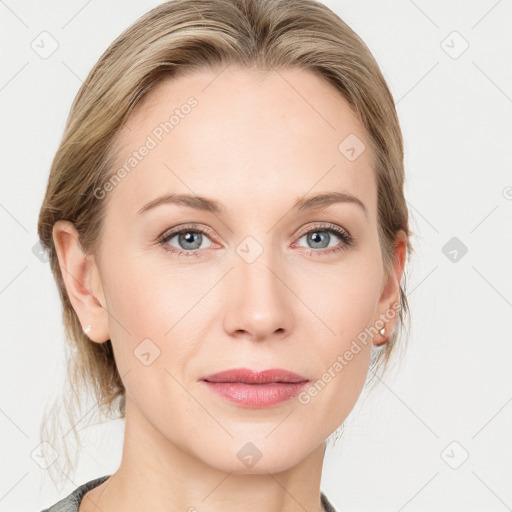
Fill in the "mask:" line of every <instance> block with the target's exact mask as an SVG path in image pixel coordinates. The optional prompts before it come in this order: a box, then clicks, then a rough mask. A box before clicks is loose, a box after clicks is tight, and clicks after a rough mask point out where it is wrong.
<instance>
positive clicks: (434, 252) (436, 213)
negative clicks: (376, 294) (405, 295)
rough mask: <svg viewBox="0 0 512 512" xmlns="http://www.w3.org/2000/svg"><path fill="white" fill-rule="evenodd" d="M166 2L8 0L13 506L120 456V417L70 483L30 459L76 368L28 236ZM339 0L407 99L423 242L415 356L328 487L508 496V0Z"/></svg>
mask: <svg viewBox="0 0 512 512" xmlns="http://www.w3.org/2000/svg"><path fill="white" fill-rule="evenodd" d="M158 3H159V2H151V1H138V2H126V1H122V0H115V1H110V2H108V3H107V2H99V1H98V0H89V1H84V0H73V1H69V0H68V1H63V0H60V1H53V2H36V1H33V0H32V1H23V2H22V1H20V0H17V1H15V0H8V1H6V2H3V1H0V24H1V33H0V38H1V42H0V44H1V48H2V50H3V51H2V64H1V70H0V73H1V75H0V105H1V109H2V110H1V119H2V123H1V130H2V131H1V137H0V141H1V142H0V151H1V172H2V177H1V183H2V187H1V189H0V223H1V229H2V239H3V240H4V243H3V250H2V251H1V256H0V257H1V268H2V271H1V277H0V308H1V309H0V311H1V315H2V319H1V320H2V357H0V369H1V371H0V375H1V387H0V389H1V399H0V429H1V435H0V461H1V475H0V511H7V510H9V511H13V512H14V511H36V510H40V509H42V508H43V506H48V505H50V504H53V503H54V502H56V501H57V500H58V499H60V498H62V497H64V495H66V494H67V493H69V492H71V490H73V489H74V488H75V487H76V486H77V485H79V484H81V483H84V482H86V481H88V480H90V479H93V478H96V477H98V476H102V475H105V474H110V473H112V472H113V471H115V469H116V468H117V466H118V464H119V461H120V456H121V447H122V444H121V443H122V431H123V427H122V422H120V421H117V422H116V421H114V422H111V423H110V424H107V425H99V426H96V427H88V428H83V429H82V430H81V431H80V432H81V435H82V436H83V437H84V443H85V446H86V448H85V450H84V451H83V452H82V454H81V458H80V460H79V465H78V468H77V471H76V474H74V475H72V476H70V479H69V481H68V486H67V488H66V489H64V490H62V489H59V490H56V489H55V487H54V486H53V484H52V482H51V481H50V480H49V478H48V477H47V475H46V473H47V471H46V470H44V469H42V468H41V467H39V466H38V465H37V464H36V462H35V461H34V460H33V459H32V457H31V454H32V452H33V450H35V449H37V445H38V443H39V437H38V432H39V423H40V419H41V414H42V412H43V408H44V407H45V405H47V404H48V403H49V400H50V398H51V397H53V396H56V394H57V393H58V392H59V391H60V389H61V384H62V379H63V378H64V353H63V346H64V338H63V327H62V324H61V318H60V314H61V313H60V302H59V298H58V294H57V289H56V286H55V283H54V281H53V278H52V276H51V272H50V269H49V266H48V264H47V263H44V262H41V261H40V260H39V259H38V258H37V257H36V256H35V255H34V254H33V253H32V248H33V246H34V245H35V244H36V242H37V232H36V222H37V215H38V212H39V208H40V205H41V201H42V198H43V194H44V190H45V185H46V180H47V177H48V172H49V167H50V163H51V160H52V158H53V155H54V153H55V151H56V149H57V146H58V143H59V140H60V138H61V135H62V130H63V128H64V123H65V119H66V117H67V114H68V111H69V107H70V105H71V102H72V100H73V98H74V96H75V94H76V93H77V91H78V88H79V86H80V85H81V82H82V80H83V79H85V77H86V76H87V73H88V72H89V70H90V69H91V67H92V66H93V64H94V63H95V62H96V60H97V59H98V58H99V56H100V54H101V53H102V52H103V51H104V50H105V49H106V48H107V46H108V45H109V44H110V43H111V42H112V41H113V40H114V39H115V37H117V36H118V35H119V34H120V33H121V32H122V30H124V29H125V28H126V27H127V26H128V25H129V24H131V23H132V22H133V21H135V20H136V19H137V18H138V17H139V16H140V15H142V14H143V13H145V12H146V11H147V10H149V9H150V8H152V7H154V6H156V5H157V4H158ZM325 3H326V4H327V5H328V6H329V7H331V8H332V9H333V10H334V11H335V12H336V13H337V14H339V15H340V16H341V17H342V18H343V19H344V20H345V21H346V22H347V23H348V24H349V25H350V26H351V27H352V28H353V29H354V30H355V31H356V32H357V33H358V34H359V35H360V36H361V37H362V38H363V39H364V41H365V42H366V43H367V45H368V46H369V47H370V49H371V50H372V52H373V53H374V55H375V57H376V58H377V60H378V62H379V64H380V66H381V68H382V70H383V73H384V75H385V77H386V79H387V80H388V83H389V85H390V88H391V90H392V93H393V95H394V97H395V100H396V102H397V105H398V107H397V108H398V111H399V117H400V119H401V125H402V129H403V133H404V138H405V149H406V170H407V171H406V172H407V185H406V197H407V200H408V203H409V206H410V211H411V216H412V219H411V228H412V230H413V231H414V233H415V236H414V238H413V243H414V245H415V249H416V254H415V255H414V257H413V259H412V260H411V262H410V264H411V266H410V270H409V276H410V277H409V280H408V290H409V300H410V305H411V309H412V330H411V336H410V340H409V348H408V350H407V352H406V357H404V359H403V362H402V363H401V365H400V366H399V367H398V368H397V369H396V371H393V372H392V373H390V374H389V375H388V376H387V377H385V378H384V379H383V382H382V383H380V385H379V387H378V388H376V389H374V390H373V392H372V393H371V394H369V395H367V394H366V393H363V395H362V396H361V398H360V400H359V401H358V403H357V404H356V407H355V408H354V410H353V411H352V413H351V415H350V416H349V418H348V420H347V429H346V432H345V438H344V440H342V441H340V442H339V443H338V445H337V447H336V448H335V449H333V450H331V449H329V450H328V452H327V455H326V460H325V466H324V474H323V481H322V489H323V490H324V492H325V493H326V494H327V496H328V497H329V498H330V499H331V501H332V502H333V503H334V505H335V506H336V507H338V510H340V511H346V512H352V511H354V512H355V511H367V510H378V511H379V512H384V511H394V512H399V511H406V512H413V511H432V510H436V511H437V512H441V511H465V512H469V511H479V512H481V511H482V510H485V511H486V512H494V511H496V512H501V511H504V510H510V509H511V508H512V485H511V483H512V462H511V460H512V442H511V440H510V433H511V431H512V430H511V426H512V403H511V401H512V385H511V370H510V367H511V360H512V335H511V322H510V320H511V317H512V315H511V313H512V264H511V263H512V258H511V255H512V250H511V248H512V229H511V227H512V222H511V219H512V168H511V161H512V159H511V152H512V149H511V148H512V144H511V140H512V139H511V136H512V127H511V125H512V123H511V117H512V31H511V30H510V27H511V26H512V1H511V0H501V1H496V0H489V1H462V0H460V1H455V0H452V1H448V2H446V1H441V0H436V1H430V2H427V1H420V0H416V1H412V0H395V1H391V0H385V1H383V0H364V1H361V0H359V1H356V0H351V1H349V0H346V1H345V0H338V1H328V2H325ZM43 31H47V32H48V33H50V34H51V35H52V37H53V38H55V40H56V41H57V42H58V45H59V46H58V49H57V50H56V51H55V52H54V53H53V54H52V55H51V56H49V57H48V58H47V59H42V58H41V57H40V56H39V55H38V54H37V53H36V52H35V51H34V50H33V49H32V47H31V44H32V42H33V41H34V40H36V42H37V41H38V39H37V38H38V36H39V35H40V33H41V32H43ZM454 31H456V32H457V33H458V34H453V32H454ZM464 41H467V44H469V46H468V48H467V49H466V51H464V52H463V53H462V54H460V55H459V53H460V52H461V50H462V49H463V48H464V45H465V43H464ZM452 237H457V238H458V239H459V240H460V242H462V243H463V244H465V246H467V248H468V252H467V254H465V255H464V256H463V257H462V258H460V252H459V259H458V261H456V262H454V261H451V260H450V259H449V258H448V257H447V256H445V254H444V253H443V247H444V246H445V244H446V243H447V242H448V241H449V240H450V239H451V238H452ZM83 423H84V424H85V423H86V421H85V419H84V422H83ZM80 428H81V426H80V425H79V429H80ZM447 447H448V448H447ZM466 452H467V454H468V455H469V457H468V458H467V460H465V461H464V462H463V463H462V465H460V467H458V469H454V468H453V467H454V466H457V465H459V464H460V462H461V461H462V460H463V457H464V454H465V453H466Z"/></svg>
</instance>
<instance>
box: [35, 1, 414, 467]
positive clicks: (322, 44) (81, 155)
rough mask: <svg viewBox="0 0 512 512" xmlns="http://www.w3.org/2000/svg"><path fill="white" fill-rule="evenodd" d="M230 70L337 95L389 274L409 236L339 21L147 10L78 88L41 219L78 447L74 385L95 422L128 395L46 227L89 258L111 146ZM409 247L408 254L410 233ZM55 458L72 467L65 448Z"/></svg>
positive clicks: (394, 164) (393, 170)
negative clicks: (369, 166) (91, 331)
mask: <svg viewBox="0 0 512 512" xmlns="http://www.w3.org/2000/svg"><path fill="white" fill-rule="evenodd" d="M227 64H236V65H239V66H241V67H244V68H247V69H248V68H256V69H257V70H261V71H265V70H272V69H277V70H279V69H284V68H293V67H295V68H301V69H304V70H309V71H311V72H314V73H316V74H317V75H318V76H320V77H322V78H323V79H325V80H326V81H327V82H328V83H330V84H332V85H333V86H334V87H336V89H337V90H338V91H339V92H340V93H341V94H342V95H343V97H344V98H345V99H346V100H347V101H348V103H349V104H350V105H351V107H352V108H353V110H354V111H355V113H356V114H357V115H358V116H359V118H360V119H361V121H362V122H363V124H364V126H365V128H366V130H367V133H368V137H369V140H370V143H371V150H372V156H373V158H374V170H375V173H376V179H377V187H378V230H379V240H380V244H381V248H382V254H383V263H384V268H385V269H386V271H389V270H390V269H391V268H392V264H393V261H392V260H393V249H394V241H395V236H396V234H397V232H398V231H399V230H404V231H405V232H406V234H407V235H410V231H409V226H408V209H407V204H406V201H405V198H404V193H403V186H404V164H403V140H402V134H401V130H400V126H399V122H398V117H397V113H396V109H395V104H394V101H393V97H392V95H391V93H390V91H389V89H388V87H387V84H386V82H385V80H384V78H383V76H382V73H381V71H380V69H379V66H378V64H377V62H376V61H375V59H374V58H373V56H372V54H371V52H370V51H369V49H368V48H367V46H366V45H365V43H364V42H363V41H362V40H361V39H360V38H359V36H358V35H357V34H356V33H355V32H354V31H353V30H352V29H351V28H350V27H349V26H348V25H347V24H346V23H345V22H344V21H342V20H341V19H340V18H339V17H338V16H337V15H336V14H334V13H333V12H332V11H331V10H330V9H328V8H327V7H326V6H325V5H323V4H321V3H319V2H316V1H314V0H293V1H290V0H174V1H170V2H166V3H163V4H161V5H159V6H157V7H156V8H154V9H152V10H151V11H149V12H148V13H146V14H145V15H144V16H142V17H141V18H140V19H138V20H137V21H136V22H135V23H134V24H132V25H131V26H130V27H129V28H128V29H126V30H125V31H124V32H123V33H122V34H121V35H120V36H119V37H118V38H117V39H116V40H115V41H114V42H113V43H112V44H111V45H110V46H109V48H107V50H106V51H105V52H104V53H103V55H102V56H101V57H100V59H99V60H98V62H97V63H96V64H95V66H94V67H93V68H92V70H91V71H90V73H89V75H88V76H87V79H86V80H85V81H84V83H83V84H82V86H81V87H80V90H79V91H78V94H77V96H76V98H75V100H74V102H73V104H72V106H71V110H70V113H69V117H68V119H67V123H66V126H65V130H64V134H63V138H62V141H61V143H60V145H59V148H58V150H57V152H56V155H55V157H54V159H53V162H52V166H51V171H50V176H49V180H48V185H47V190H46V194H45V197H44V200H43V203H42V206H41V211H40V215H39V221H38V234H39V238H40V241H41V244H42V246H43V247H44V248H45V250H46V251H47V252H48V257H49V262H50V265H51V269H52V272H53V275H54V278H55V280H56V283H57V287H58V289H59V293H60V297H61V300H62V305H63V321H64V326H65V331H66V337H67V339H68V340H69V343H68V345H69V346H68V349H70V353H69V354H68V357H67V360H68V384H69V385H70V390H71V392H72V394H71V396H70V397H68V398H66V399H65V401H64V407H65V409H66V412H67V414H68V417H69V418H70V419H71V425H72V426H71V429H72V430H73V432H74V434H75V438H76V439H77V441H79V438H78V436H77V433H76V428H75V425H74V420H73V416H74V414H75V413H74V410H75V407H76V406H77V404H78V402H79V401H80V397H79V394H80V391H81V389H82V388H83V386H82V384H84V385H85V388H88V389H90V390H92V391H93V392H94V396H95V399H96V400H97V402H98V404H99V406H100V410H102V412H103V413H104V414H106V415H108V416H110V417H114V416H115V417H119V418H123V417H124V413H125V388H124V385H123V382H122V380H121V376H120V375H119V373H118V370H117V367H116V363H115V360H114V355H113V350H112V345H111V341H110V340H108V341H106V342H104V343H102V344H99V343H94V342H91V341H90V340H89V339H88V337H87V336H86V335H85V334H84V333H83V331H82V327H81V324H80V322H79V320H78V317H77V315H76V313H75V311H74V310H73V308H72V306H71V303H70V300H69V298H68V295H67V292H66V289H65V286H64V282H63V279H62V275H61V271H60V268H59V264H58V259H57V256H56V252H55V247H54V241H53V237H52V228H53V225H54V224H55V222H56V221H57V220H59V219H65V220H69V221H71V222H73V224H74V226H75V228H76V229H77V231H78V233H79V237H80V244H81V246H82V248H83V249H84V251H86V252H87V253H90V254H94V253H95V251H96V250H97V248H98V246H99V242H100V238H101V229H102V223H103V219H104V215H105V207H106V201H99V200H98V199H97V198H96V197H95V194H94V191H95V190H97V189H98V188H102V187H103V186H104V185H105V183H107V182H108V181H109V179H110V178H111V176H112V175H113V174H114V172H115V169H114V168H113V161H114V157H115V151H114V142H115V140H116V135H117V134H118V133H119V131H120V129H121V127H122V126H123V125H124V123H125V121H126V120H127V118H128V116H129V115H130V112H131V111H132V110H133V109H134V107H135V106H136V105H137V104H138V103H139V102H141V100H143V99H144V98H146V97H147V96H148V94H149V93H151V91H152V90H153V89H154V88H155V87H156V86H157V85H158V84H159V83H161V82H162V81H163V80H166V79H169V78H171V77H176V76H178V75H179V74H180V73H184V72H188V71H193V70H196V69H197V70H199V69H204V68H208V69H212V70H214V69H219V68H220V66H223V65H227ZM340 142H341V141H340ZM407 251H408V253H410V252H411V251H412V247H411V244H410V242H409V237H408V238H407ZM404 277H405V275H404ZM404 290H405V288H404V284H403V283H401V285H400V309H399V313H398V315H399V318H398V322H397V325H399V328H398V329H395V330H394V332H393V333H392V334H391V336H390V337H389V340H388V342H387V343H386V344H385V346H384V349H383V350H380V351H379V354H378V357H377V358H374V359H372V367H380V366H382V363H383V366H384V369H385V368H386V366H387V364H388V361H389V358H390V355H391V353H392V351H393V349H394V346H395V344H396V340H397V337H398V334H399V331H400V330H401V329H402V328H403V327H404V318H405V315H406V313H408V304H407V299H406V296H405V291H404ZM77 416H78V415H77ZM77 416H76V417H75V419H76V418H77ZM53 421H54V423H55V421H56V420H55V416H54V417H53ZM45 427H46V419H44V420H43V423H42V429H41V437H42V438H53V437H54V435H55V433H53V434H50V435H49V436H46V434H45V433H44V432H45ZM52 428H53V430H54V431H55V429H56V426H55V424H54V425H53V427H52ZM54 443H55V441H54ZM64 451H65V454H66V458H67V462H68V465H69V456H68V452H67V448H66V446H64Z"/></svg>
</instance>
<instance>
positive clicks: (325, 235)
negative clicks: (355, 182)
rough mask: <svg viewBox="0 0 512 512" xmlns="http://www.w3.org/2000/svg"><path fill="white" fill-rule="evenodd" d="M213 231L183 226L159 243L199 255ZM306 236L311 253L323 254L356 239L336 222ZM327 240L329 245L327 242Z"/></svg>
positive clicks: (173, 250)
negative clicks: (174, 241) (175, 243)
mask: <svg viewBox="0 0 512 512" xmlns="http://www.w3.org/2000/svg"><path fill="white" fill-rule="evenodd" d="M332 235H335V237H337V238H339V239H340V240H341V241H342V242H341V244H340V243H338V244H336V245H335V246H331V247H329V244H330V242H331V241H332V239H333V238H332ZM211 236H212V235H211V233H210V232H209V231H208V230H206V229H203V228H200V227H197V226H196V225H193V224H192V225H187V226H182V227H181V228H180V229H173V230H171V231H170V232H167V233H164V234H163V235H161V236H160V237H159V239H158V243H159V245H161V246H162V247H163V249H164V250H165V251H167V252H170V253H174V254H176V255H177V256H184V257H189V256H199V255H200V253H201V251H202V250H204V249H205V247H201V246H202V243H203V241H204V239H205V238H207V239H208V240H210V237H211ZM175 237H177V240H178V245H179V247H175V246H172V245H170V244H169V242H170V241H171V240H172V239H173V238H175ZM304 237H306V240H307V243H310V244H313V246H312V247H306V249H308V253H309V255H313V254H314V255H318V256H322V255H325V254H330V253H334V252H338V251H342V250H346V249H348V248H349V247H350V246H351V245H353V243H354V239H353V237H352V235H350V233H348V232H347V231H345V230H344V229H343V228H340V227H338V226H336V225H335V224H325V223H323V224H318V225H315V226H313V228H312V229H311V228H310V229H309V230H308V231H305V232H303V233H302V234H301V235H300V236H299V240H300V239H302V238H304ZM326 242H327V245H325V243H326Z"/></svg>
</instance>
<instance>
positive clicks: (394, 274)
mask: <svg viewBox="0 0 512 512" xmlns="http://www.w3.org/2000/svg"><path fill="white" fill-rule="evenodd" d="M406 243H407V235H406V233H405V232H404V231H403V230H400V231H399V232H398V233H397V235H396V238H395V245H394V254H393V268H392V269H391V271H390V274H389V275H388V276H387V280H386V283H385V286H384V288H383V290H382V294H381V297H380V302H379V316H378V319H376V323H377V322H379V321H380V322H379V324H383V327H382V328H383V329H384V330H385V332H384V333H382V332H381V327H380V325H379V336H377V339H376V340H375V341H374V344H375V345H377V346H380V345H383V344H384V343H386V342H387V341H388V339H389V337H390V336H391V333H392V332H393V329H394V327H395V324H396V321H397V319H398V309H397V306H398V307H400V282H401V280H402V274H403V271H404V268H405V259H406V249H407V247H406Z"/></svg>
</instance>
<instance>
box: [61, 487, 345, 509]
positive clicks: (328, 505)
mask: <svg viewBox="0 0 512 512" xmlns="http://www.w3.org/2000/svg"><path fill="white" fill-rule="evenodd" d="M320 498H321V500H322V505H323V507H324V510H325V512H337V511H336V509H335V508H334V507H333V505H332V503H331V502H330V501H329V500H328V499H327V496H326V495H325V494H324V493H323V492H322V493H320ZM52 512H53V511H52Z"/></svg>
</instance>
